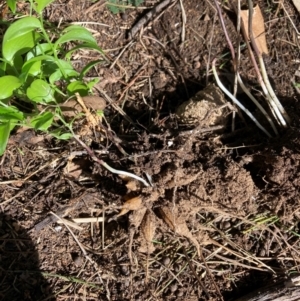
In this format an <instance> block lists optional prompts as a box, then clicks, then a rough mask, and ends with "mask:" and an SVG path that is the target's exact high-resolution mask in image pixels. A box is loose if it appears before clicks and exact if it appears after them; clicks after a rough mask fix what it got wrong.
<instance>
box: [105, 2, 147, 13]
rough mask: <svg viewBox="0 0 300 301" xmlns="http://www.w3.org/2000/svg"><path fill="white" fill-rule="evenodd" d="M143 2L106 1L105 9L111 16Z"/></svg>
mask: <svg viewBox="0 0 300 301" xmlns="http://www.w3.org/2000/svg"><path fill="white" fill-rule="evenodd" d="M143 2H144V0H108V1H107V7H108V9H109V10H110V11H111V12H112V13H113V14H118V13H123V12H124V11H125V9H126V8H130V7H132V6H134V7H137V6H139V5H141V4H142V3H143Z"/></svg>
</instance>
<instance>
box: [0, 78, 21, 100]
mask: <svg viewBox="0 0 300 301" xmlns="http://www.w3.org/2000/svg"><path fill="white" fill-rule="evenodd" d="M21 85H22V83H21V81H20V80H19V79H18V78H17V77H15V76H12V75H6V76H2V77H0V87H1V89H0V99H6V98H9V97H11V96H12V95H13V92H14V91H15V90H16V89H18V88H19V87H20V86H21Z"/></svg>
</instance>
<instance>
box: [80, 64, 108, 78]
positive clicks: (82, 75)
mask: <svg viewBox="0 0 300 301" xmlns="http://www.w3.org/2000/svg"><path fill="white" fill-rule="evenodd" d="M100 63H103V60H97V61H93V62H89V63H88V64H87V65H85V66H84V68H83V69H82V70H81V72H80V77H79V78H80V79H81V80H82V79H83V77H84V76H85V75H86V74H87V73H88V72H89V70H91V69H92V68H93V67H95V66H96V65H98V64H100Z"/></svg>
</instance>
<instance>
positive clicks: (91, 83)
mask: <svg viewBox="0 0 300 301" xmlns="http://www.w3.org/2000/svg"><path fill="white" fill-rule="evenodd" d="M99 81H100V80H99V78H94V79H93V80H90V81H89V82H88V83H86V85H87V86H88V87H89V89H90V90H92V89H93V88H94V86H95V85H96V84H98V83H99Z"/></svg>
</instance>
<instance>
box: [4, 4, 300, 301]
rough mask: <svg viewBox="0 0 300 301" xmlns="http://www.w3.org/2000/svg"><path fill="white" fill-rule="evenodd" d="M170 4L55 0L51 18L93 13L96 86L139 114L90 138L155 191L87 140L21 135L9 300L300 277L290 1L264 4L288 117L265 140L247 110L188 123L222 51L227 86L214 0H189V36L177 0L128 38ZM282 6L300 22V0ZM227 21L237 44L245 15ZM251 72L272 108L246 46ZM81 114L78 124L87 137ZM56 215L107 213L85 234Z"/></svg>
mask: <svg viewBox="0 0 300 301" xmlns="http://www.w3.org/2000/svg"><path fill="white" fill-rule="evenodd" d="M159 2H160V1H150V0H145V1H144V4H143V6H142V7H140V8H139V9H128V10H126V12H125V13H124V14H117V15H113V14H112V13H111V12H110V11H109V10H108V8H107V7H106V6H105V2H104V1H99V2H96V3H94V4H93V3H92V2H91V1H89V0H82V1H73V0H71V1H64V0H60V1H56V2H55V3H54V4H52V5H50V6H49V8H48V9H47V10H46V13H45V19H47V20H49V21H51V22H58V21H62V24H64V23H67V22H71V21H76V22H97V24H87V25H86V27H88V28H90V29H91V30H93V33H94V34H95V37H97V40H98V41H99V45H100V46H101V47H102V48H103V50H104V51H105V53H106V55H107V58H108V60H109V61H108V62H106V63H105V62H104V63H103V64H100V65H98V66H97V67H96V68H95V69H94V70H92V72H91V74H90V76H91V77H93V76H97V77H99V78H100V82H99V84H98V86H97V90H95V93H98V94H99V95H100V96H101V97H103V98H104V99H105V100H106V101H107V97H110V98H111V99H112V101H113V103H114V104H115V105H119V106H120V107H122V108H123V110H124V111H125V113H126V115H127V117H129V118H130V119H131V120H133V123H132V122H128V118H125V117H126V116H125V117H124V116H122V115H121V114H120V113H119V112H117V111H116V109H115V107H113V106H110V105H108V106H107V107H106V109H105V111H104V112H105V116H106V120H107V122H108V125H109V126H108V125H106V127H105V128H111V130H107V132H106V133H104V132H102V133H101V132H99V133H98V134H97V135H98V137H95V135H94V134H93V133H92V132H89V134H88V135H87V134H86V133H85V135H86V136H88V137H82V139H83V140H84V141H85V142H89V143H90V145H91V147H92V149H93V150H95V152H96V153H97V155H98V156H99V157H101V159H102V160H104V161H105V162H107V163H108V164H109V165H110V166H112V167H114V168H115V169H119V170H124V171H128V172H131V173H134V174H136V175H138V176H140V177H143V178H145V179H146V178H147V177H148V178H149V179H151V180H150V183H151V184H152V185H150V186H149V187H144V186H143V185H142V184H140V183H139V182H135V181H132V180H130V181H128V179H121V178H120V177H118V176H116V175H115V174H112V173H111V172H109V171H108V170H106V169H104V168H103V167H102V166H100V165H98V164H96V163H94V162H93V161H92V160H91V158H90V157H89V156H88V155H87V154H86V153H84V152H83V148H82V147H81V146H80V145H78V144H77V143H76V141H75V140H72V141H69V142H60V141H57V140H55V139H52V138H50V137H48V136H43V135H41V134H39V133H34V132H32V131H23V132H21V131H20V132H16V133H14V135H13V136H12V137H11V139H10V141H9V146H8V149H7V151H6V153H5V155H4V156H3V157H2V158H1V170H0V171H1V182H0V184H1V186H0V191H1V201H0V205H1V215H0V264H1V269H0V283H1V285H0V299H1V300H226V301H229V300H234V299H236V298H238V297H240V296H242V295H243V294H245V293H247V292H251V291H252V290H254V289H257V288H259V287H262V286H264V285H267V284H270V283H274V282H276V281H281V280H283V279H286V278H287V277H288V276H289V275H293V274H297V273H298V269H299V268H298V266H299V263H300V256H299V255H300V249H299V241H298V238H299V218H300V213H299V207H298V206H299V199H300V192H299V191H300V190H299V186H300V182H299V176H298V175H299V172H300V155H299V151H300V141H299V137H300V136H299V134H300V130H299V116H300V103H299V101H298V98H299V95H298V94H297V89H295V88H294V85H293V83H292V82H293V81H297V78H295V74H296V71H297V69H298V67H299V63H298V62H299V53H300V52H299V49H298V47H299V46H298V36H297V33H296V32H295V30H294V27H293V25H292V23H291V21H290V20H289V18H287V16H286V14H285V12H284V11H283V10H282V8H281V6H280V4H277V3H272V2H270V3H269V5H267V2H266V1H258V3H259V5H260V7H261V9H262V12H263V15H264V18H265V26H266V38H267V43H268V47H269V50H270V55H269V56H268V57H267V58H266V61H267V71H268V74H269V76H270V78H271V81H272V84H273V87H274V88H275V91H276V93H277V95H278V97H279V98H280V100H281V102H282V104H283V106H284V107H285V109H286V110H287V112H288V114H289V115H290V117H291V118H292V124H291V126H290V127H289V128H287V129H284V130H280V131H281V132H280V135H279V136H278V137H276V138H271V139H268V138H267V137H266V136H265V135H264V133H263V132H261V131H260V130H259V129H258V128H257V127H256V126H255V125H254V124H253V123H252V122H251V121H250V120H248V119H247V118H245V119H246V124H245V122H244V121H242V120H241V119H240V118H239V117H238V118H237V121H236V130H235V131H234V132H231V130H230V125H229V124H230V122H231V115H229V116H227V118H228V124H227V126H225V127H224V126H223V128H222V129H219V130H218V131H214V130H209V129H208V127H209V126H210V125H211V124H210V123H207V122H206V123H205V122H203V123H202V126H201V124H200V125H198V126H197V125H191V124H188V125H183V124H181V123H180V121H179V120H178V118H177V117H176V114H175V113H176V109H177V108H178V107H179V105H180V104H182V103H184V102H185V101H187V100H189V99H191V98H192V97H193V96H195V95H196V93H197V92H198V91H200V90H202V89H203V88H204V87H205V86H207V85H208V84H209V83H213V82H214V78H213V75H212V73H211V66H210V62H211V60H212V58H214V57H220V60H219V62H218V64H221V63H222V70H221V71H222V72H221V71H220V70H219V71H220V72H221V73H222V80H223V81H224V82H226V86H228V87H230V86H232V81H231V78H232V65H231V63H232V62H231V59H230V55H229V54H228V47H227V43H226V40H225V38H224V35H223V32H222V29H221V26H220V22H219V20H218V17H217V15H216V13H215V8H214V5H213V4H212V3H213V2H209V1H196V2H197V4H196V2H195V1H192V0H186V1H183V5H184V9H185V12H186V15H187V22H186V24H185V32H186V36H185V42H184V43H182V41H181V32H182V26H183V23H182V9H181V7H180V2H179V1H175V3H174V5H171V6H169V7H167V8H166V9H164V10H163V13H161V14H159V15H156V16H155V17H154V18H152V19H151V21H150V23H149V24H148V26H147V27H145V28H144V29H143V31H142V32H139V33H138V35H137V37H135V38H134V39H132V40H130V39H127V33H128V30H129V29H130V28H132V26H133V25H134V24H135V23H136V22H137V20H139V19H140V18H141V17H142V16H143V15H144V14H145V13H146V12H148V10H149V9H151V8H152V7H153V6H155V5H156V4H157V3H159ZM284 7H285V9H286V10H287V12H288V13H289V16H290V18H291V20H292V21H293V22H294V24H295V26H296V27H297V26H298V25H299V23H300V22H299V14H298V12H297V11H296V10H295V8H294V7H293V6H292V4H291V1H285V2H284ZM223 15H224V19H225V22H226V26H227V27H228V29H229V33H230V35H231V38H232V40H233V41H236V33H235V28H234V15H233V13H232V12H230V11H224V14H223ZM221 55H223V57H222V58H221ZM78 57H79V58H80V60H78V61H77V62H75V63H77V64H78V67H80V65H83V64H84V63H86V62H88V61H90V60H92V59H97V58H99V57H96V55H95V54H93V53H87V52H84V51H82V52H80V53H79V54H78ZM241 70H242V72H241V73H242V76H243V78H244V80H245V81H246V83H247V85H248V87H250V88H251V89H252V90H253V92H254V93H256V94H257V96H258V98H259V99H260V100H261V101H262V102H263V98H262V97H261V95H260V94H259V93H258V92H257V91H258V89H259V86H258V83H257V80H256V76H255V72H254V69H253V67H252V66H251V65H250V63H249V59H248V53H247V51H246V50H243V51H242V53H241ZM103 92H105V93H103ZM239 98H241V100H242V101H243V102H244V104H245V105H246V106H247V107H248V108H249V110H252V111H253V113H254V114H256V113H257V112H256V111H255V108H254V107H253V106H252V104H251V103H250V102H249V100H248V99H246V98H245V96H244V95H242V94H241V95H239ZM224 112H225V113H226V114H228V111H224ZM257 116H258V118H259V114H257ZM84 122H85V121H84V120H82V121H78V123H77V124H76V125H75V127H76V130H77V132H78V133H82V132H80V131H81V130H82V128H83V127H84ZM223 122H224V121H223ZM103 124H104V125H105V122H104V121H103ZM203 125H205V129H204V126H203ZM266 126H268V125H267V124H266ZM195 127H196V130H192V129H194V128H195ZM122 150H124V151H122ZM75 151H76V153H74V152H75ZM78 152H79V153H78ZM125 152H126V153H125ZM126 154H129V155H126ZM127 208H129V209H130V210H127ZM126 211H129V212H127V213H125V212H126ZM50 212H54V213H56V214H58V215H61V216H64V217H65V218H69V219H71V218H83V217H101V218H102V217H103V218H104V219H105V222H104V223H102V222H100V223H96V222H93V223H88V224H77V225H78V226H80V228H79V229H74V228H72V227H70V229H71V231H72V232H73V234H74V236H75V237H76V240H75V239H74V236H73V235H72V234H71V232H70V230H69V229H67V227H66V226H65V225H63V224H58V223H56V222H50V223H49V224H47V225H44V224H43V221H44V220H45V218H46V217H47V216H52V215H51V214H50ZM120 212H121V213H122V215H121V214H119V213H120ZM123 213H125V214H123ZM40 222H42V223H40Z"/></svg>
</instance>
